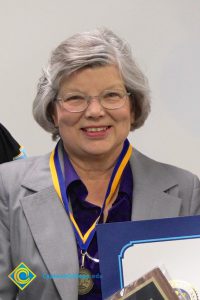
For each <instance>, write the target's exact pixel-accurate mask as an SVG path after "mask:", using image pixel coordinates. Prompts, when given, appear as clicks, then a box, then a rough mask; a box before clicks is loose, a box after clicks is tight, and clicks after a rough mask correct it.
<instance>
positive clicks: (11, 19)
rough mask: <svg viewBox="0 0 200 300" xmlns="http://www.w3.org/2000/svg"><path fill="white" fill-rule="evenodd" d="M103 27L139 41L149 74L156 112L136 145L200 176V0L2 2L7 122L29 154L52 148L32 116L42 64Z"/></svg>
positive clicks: (134, 136)
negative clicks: (64, 45) (67, 43)
mask: <svg viewBox="0 0 200 300" xmlns="http://www.w3.org/2000/svg"><path fill="white" fill-rule="evenodd" d="M102 26H106V27H108V28H110V29H112V30H113V31H114V32H116V33H117V34H118V35H120V36H121V37H122V38H124V39H126V40H127V41H128V42H129V43H130V44H131V46H132V49H133V55H134V57H135V58H136V61H137V62H138V64H139V65H140V67H141V68H142V70H143V71H144V72H145V73H146V75H147V76H148V78H149V84H150V87H151V91H152V112H151V114H150V117H149V118H148V120H147V122H146V123H145V125H144V127H143V128H141V129H139V130H136V131H135V132H134V133H131V134H130V136H129V139H130V141H131V143H132V144H133V145H134V146H135V147H136V148H138V149H139V150H140V151H142V152H143V153H145V154H146V155H148V156H150V157H152V158H154V159H156V160H159V161H162V162H166V163H170V164H173V165H176V166H179V167H182V168H184V169H188V170H190V171H191V172H193V173H196V174H198V175H199V176H200V159H199V155H200V84H199V83H200V74H199V73H200V41H199V40H200V39H199V34H200V1H199V0H196V1H194V0H125V1H122V0H102V1H99V0H84V1H78V0H73V1H69V0H57V1H53V0H35V1H33V0H18V1H13V0H12V1H11V0H7V1H3V0H0V36H1V47H0V65H1V68H0V70H1V71H0V91H1V98H0V99H1V100H0V103H1V106H0V107H1V108H0V122H1V123H2V124H4V125H5V126H6V127H7V128H8V130H9V131H10V132H11V133H12V134H13V136H14V137H15V138H16V139H17V141H18V142H19V143H21V144H23V145H24V146H25V148H26V150H27V153H28V155H29V156H32V155H39V154H43V153H46V152H49V151H51V150H52V149H53V147H54V145H55V143H54V142H52V140H51V135H50V134H48V133H46V132H45V131H43V129H42V128H40V127H39V126H38V125H37V123H36V122H35V121H34V120H33V117H32V101H33V99H34V96H35V92H36V86H37V80H38V78H39V77H40V76H41V70H42V67H43V66H45V65H46V63H47V61H48V59H49V56H50V52H51V51H52V50H53V49H54V48H55V47H56V46H57V45H58V44H59V43H60V42H61V41H63V40H64V39H66V38H67V37H69V36H71V35H72V34H74V33H76V32H80V31H85V30H90V29H94V28H96V27H102Z"/></svg>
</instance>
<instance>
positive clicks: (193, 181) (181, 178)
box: [130, 149, 200, 189]
mask: <svg viewBox="0 0 200 300" xmlns="http://www.w3.org/2000/svg"><path fill="white" fill-rule="evenodd" d="M130 163H131V166H132V169H134V170H136V171H137V173H138V174H140V175H141V176H142V177H143V178H144V177H146V180H148V181H153V180H155V181H157V182H158V183H159V182H171V183H173V181H174V183H175V182H176V183H178V184H179V185H180V186H181V188H183V189H184V188H186V186H188V185H191V186H193V187H194V188H195V187H200V182H199V179H198V177H197V176H196V175H194V174H193V173H191V172H189V171H187V170H184V169H182V168H179V167H176V166H173V165H170V164H165V163H162V162H159V161H156V160H154V159H152V158H149V157H147V156H146V155H144V154H142V153H141V152H140V151H138V150H136V149H133V154H132V157H131V160H130Z"/></svg>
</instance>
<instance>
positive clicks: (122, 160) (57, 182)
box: [49, 139, 132, 251]
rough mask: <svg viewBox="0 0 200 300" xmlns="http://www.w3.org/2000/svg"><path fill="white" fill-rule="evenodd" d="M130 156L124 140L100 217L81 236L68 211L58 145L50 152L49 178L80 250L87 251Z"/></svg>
mask: <svg viewBox="0 0 200 300" xmlns="http://www.w3.org/2000/svg"><path fill="white" fill-rule="evenodd" d="M131 154H132V146H131V145H130V144H129V141H128V140H127V139H126V140H125V142H124V145H123V149H122V151H121V153H120V155H119V157H118V160H117V163H116V165H115V167H114V170H113V172H112V175H111V178H110V182H109V184H108V189H107V192H106V196H105V199H104V202H103V205H102V209H101V212H100V215H99V217H98V218H97V219H96V220H95V222H94V223H93V224H92V226H91V227H90V228H89V229H88V231H87V232H86V233H85V234H84V235H83V234H82V232H81V231H80V229H79V226H78V224H77V223H76V220H75V219H74V216H73V212H72V211H71V209H70V205H69V199H68V196H67V193H66V186H65V180H64V176H63V174H62V169H61V166H60V161H59V156H58V144H57V145H56V148H55V150H53V151H52V153H51V155H50V161H49V165H50V171H51V176H52V180H53V185H54V188H55V190H56V192H57V194H58V197H59V198H60V201H61V203H62V204H63V206H64V207H65V210H66V212H67V214H68V216H69V218H70V220H71V223H72V226H73V229H74V232H75V235H76V239H77V242H78V244H79V246H80V249H82V250H85V251H86V250H87V248H88V246H89V244H90V242H91V240H92V238H93V236H94V234H95V227H96V224H97V223H98V221H99V218H100V217H101V215H102V213H103V211H104V208H105V207H107V206H108V205H109V203H110V201H111V200H112V197H113V195H114V194H115V191H116V189H117V187H118V184H119V181H120V178H121V175H122V173H123V170H124V168H125V167H126V165H127V163H128V161H129V159H130V156H131ZM65 155H66V154H65Z"/></svg>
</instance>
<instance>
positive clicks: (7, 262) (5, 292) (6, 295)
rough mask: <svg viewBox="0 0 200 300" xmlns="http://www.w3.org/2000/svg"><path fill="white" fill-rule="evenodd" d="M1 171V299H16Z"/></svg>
mask: <svg viewBox="0 0 200 300" xmlns="http://www.w3.org/2000/svg"><path fill="white" fill-rule="evenodd" d="M1 175H2V174H1V171H0V299H1V300H14V299H16V297H17V291H18V289H17V287H16V285H15V284H14V283H13V282H12V281H11V280H10V279H9V278H8V275H9V274H10V272H12V271H13V266H12V260H11V243H10V232H9V223H10V222H9V206H8V195H6V191H5V189H4V186H3V180H2V176H1Z"/></svg>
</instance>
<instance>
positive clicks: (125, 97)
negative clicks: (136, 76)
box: [55, 89, 131, 113]
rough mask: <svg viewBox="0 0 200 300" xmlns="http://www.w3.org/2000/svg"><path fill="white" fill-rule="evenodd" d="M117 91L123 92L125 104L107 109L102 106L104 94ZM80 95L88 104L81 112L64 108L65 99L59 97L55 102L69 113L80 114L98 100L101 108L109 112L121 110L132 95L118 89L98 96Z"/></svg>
mask: <svg viewBox="0 0 200 300" xmlns="http://www.w3.org/2000/svg"><path fill="white" fill-rule="evenodd" d="M115 91H119V92H123V96H122V98H123V99H124V102H123V103H122V104H121V105H120V106H119V107H115V108H107V107H105V106H104V105H102V96H103V94H104V93H105V92H115ZM68 94H72V95H73V93H68ZM80 94H82V95H84V98H85V99H86V102H87V106H86V107H85V108H84V109H81V110H76V111H71V110H69V109H67V108H66V107H64V103H65V101H64V99H63V97H58V98H56V100H55V101H58V102H60V103H61V105H62V108H63V109H65V110H66V111H68V112H71V113H80V112H83V111H85V110H86V109H87V108H88V106H89V104H90V102H91V101H92V100H94V99H97V100H98V101H99V103H100V104H101V106H102V107H103V108H104V109H108V110H115V109H119V108H121V107H122V106H123V105H124V104H125V102H126V99H127V98H128V97H129V96H130V95H131V93H130V92H127V91H122V90H119V89H118V90H117V89H116V90H104V91H103V92H101V93H100V94H99V95H97V96H89V95H86V94H84V93H80Z"/></svg>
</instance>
